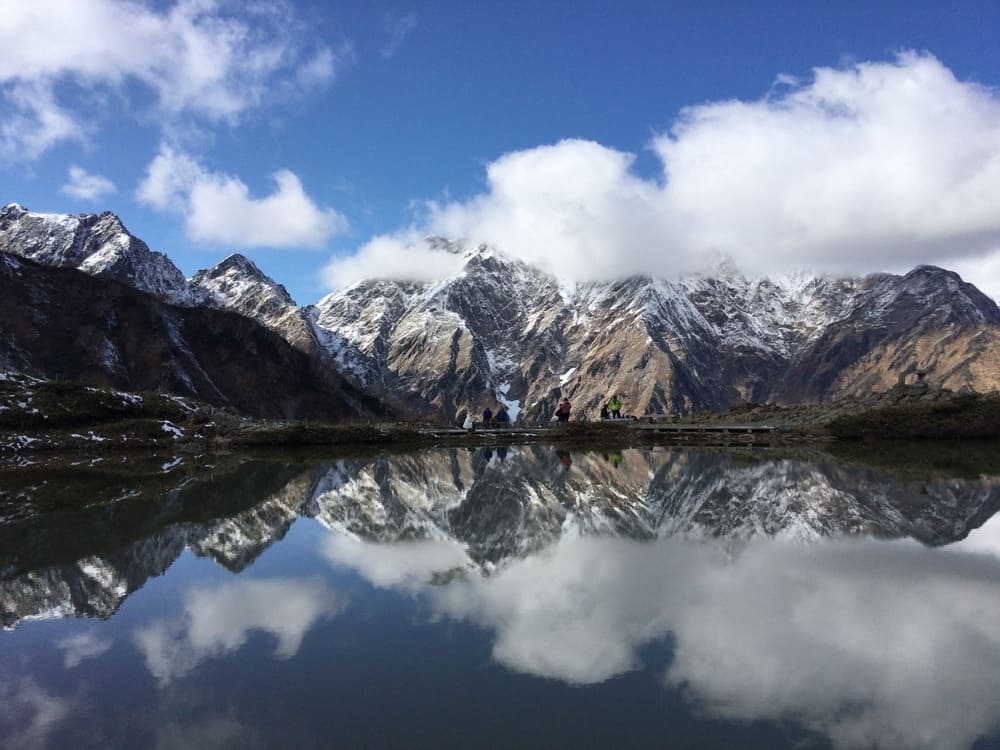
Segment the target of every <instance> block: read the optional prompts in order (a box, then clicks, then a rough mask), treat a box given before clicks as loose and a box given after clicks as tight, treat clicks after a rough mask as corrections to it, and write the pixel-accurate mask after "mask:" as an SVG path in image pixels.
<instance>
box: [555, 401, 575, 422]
mask: <svg viewBox="0 0 1000 750" xmlns="http://www.w3.org/2000/svg"><path fill="white" fill-rule="evenodd" d="M572 408H573V406H572V404H570V402H569V399H568V398H564V399H563V400H562V403H561V404H559V408H558V409H556V419H558V420H559V421H560V422H568V421H569V412H570V410H571V409H572Z"/></svg>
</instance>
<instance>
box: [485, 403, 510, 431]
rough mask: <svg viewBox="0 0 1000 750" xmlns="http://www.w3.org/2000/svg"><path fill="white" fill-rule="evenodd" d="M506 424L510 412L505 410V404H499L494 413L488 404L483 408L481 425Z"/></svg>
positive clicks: (494, 425)
mask: <svg viewBox="0 0 1000 750" xmlns="http://www.w3.org/2000/svg"><path fill="white" fill-rule="evenodd" d="M508 425H510V412H508V411H507V404H500V406H498V407H497V413H496V414H494V413H493V410H492V409H491V408H490V407H488V406H487V407H486V408H485V409H483V427H507V426H508Z"/></svg>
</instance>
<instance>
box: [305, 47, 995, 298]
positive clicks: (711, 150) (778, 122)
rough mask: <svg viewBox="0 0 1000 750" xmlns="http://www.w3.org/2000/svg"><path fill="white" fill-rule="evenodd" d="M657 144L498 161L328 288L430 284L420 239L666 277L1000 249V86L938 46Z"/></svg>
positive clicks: (719, 107)
mask: <svg viewBox="0 0 1000 750" xmlns="http://www.w3.org/2000/svg"><path fill="white" fill-rule="evenodd" d="M650 147H651V150H652V152H653V153H654V154H655V155H656V157H657V158H658V159H659V161H660V164H661V168H662V171H661V174H660V175H659V176H658V177H657V178H655V179H646V178H643V177H640V176H638V175H637V174H636V173H635V171H634V170H633V164H634V160H635V157H634V156H633V155H632V154H629V153H625V152H621V151H618V150H616V149H613V148H609V147H607V146H604V145H602V144H599V143H595V142H592V141H583V140H565V141H561V142H559V143H556V144H554V145H548V146H540V147H537V148H532V149H527V150H523V151H516V152H513V153H509V154H506V155H504V156H501V157H500V158H499V159H497V160H496V161H494V162H492V163H491V164H489V165H488V167H487V170H486V182H487V189H486V190H485V191H484V192H482V193H481V194H479V195H476V196H473V197H472V198H470V199H468V200H462V201H451V202H445V203H439V202H429V203H427V204H426V205H425V210H424V212H423V218H422V220H420V221H419V222H417V223H416V224H415V225H413V226H410V227H407V228H406V229H404V230H401V231H399V232H396V233H394V234H390V235H382V236H378V237H376V238H374V239H373V240H372V241H371V242H369V243H368V244H366V245H365V246H363V247H362V248H360V250H359V251H358V252H357V253H356V254H354V255H353V256H351V257H348V258H337V259H334V260H333V261H332V262H331V263H330V264H329V265H328V266H327V267H326V269H325V271H324V276H325V280H326V282H327V283H328V284H329V285H331V286H334V287H336V286H341V285H343V284H346V283H350V282H351V281H354V280H356V278H358V277H359V276H374V277H380V276H385V275H386V274H391V275H401V276H404V277H408V278H413V277H420V278H423V277H426V276H427V275H428V274H427V273H425V272H424V269H434V268H435V266H434V264H432V263H428V261H427V257H426V256H427V248H426V247H422V246H421V243H420V242H419V239H420V238H421V237H424V236H427V235H442V236H445V237H450V238H456V239H459V238H461V239H464V240H465V241H467V242H469V243H473V244H478V243H480V242H489V243H492V244H495V245H497V246H498V247H500V248H501V249H502V250H504V251H506V252H508V253H510V254H512V255H514V256H517V257H520V258H523V259H524V260H527V261H529V262H531V263H535V264H537V265H540V266H542V267H547V268H549V269H550V270H552V271H554V272H557V273H559V274H560V275H562V276H574V277H577V278H609V277H620V276H625V275H631V274H656V275H663V276H673V275H677V274H680V273H686V272H690V271H697V270H700V269H703V268H705V267H706V265H707V264H709V263H712V262H716V261H717V260H718V259H719V258H720V257H728V258H730V259H732V260H733V261H734V262H735V263H736V264H737V265H738V266H740V267H742V268H744V269H745V270H748V271H754V272H774V271H782V270H787V269H788V268H789V267H797V268H810V269H814V270H829V271H832V272H841V271H842V272H852V273H853V272H867V271H875V270H886V269H890V270H891V269H900V270H901V269H905V268H909V267H912V266H913V265H915V264H917V263H926V262H936V263H944V264H950V263H956V262H961V261H966V260H969V259H972V258H980V257H983V256H984V255H985V254H989V253H992V252H1000V212H997V210H996V200H997V196H998V195H1000V95H998V93H997V92H996V91H994V90H991V89H988V88H985V87H982V86H979V85H977V84H975V83H970V82H966V81H961V80H958V79H957V78H956V77H955V76H954V75H953V74H952V72H951V71H950V70H949V69H948V68H946V67H945V66H944V65H943V64H942V63H941V62H940V61H939V60H938V59H936V58H935V57H933V56H932V55H929V54H918V53H912V52H908V53H902V54H900V55H898V56H897V57H896V59H895V60H893V61H891V62H878V63H857V64H852V65H850V66H848V67H845V68H838V69H834V68H819V69H816V70H815V71H814V73H813V75H812V77H811V78H810V79H809V80H806V81H798V80H793V79H790V78H787V77H781V78H780V79H779V81H778V82H777V83H776V84H775V86H774V87H772V90H771V91H770V92H769V93H768V94H767V95H766V96H765V97H763V98H762V99H759V100H756V101H722V102H710V103H707V104H703V105H699V106H694V107H690V108H688V109H686V110H684V111H683V112H682V113H681V115H680V117H679V118H678V120H677V121H676V122H675V123H674V125H673V127H672V128H670V130H669V131H668V132H664V133H661V134H659V135H657V136H656V137H655V138H654V139H653V141H652V143H651V146H650ZM998 281H1000V280H998Z"/></svg>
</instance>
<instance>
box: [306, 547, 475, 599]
mask: <svg viewBox="0 0 1000 750" xmlns="http://www.w3.org/2000/svg"><path fill="white" fill-rule="evenodd" d="M322 553H323V556H324V557H326V559H327V560H329V561H330V562H331V563H333V564H334V565H343V566H346V567H349V568H353V569H355V570H357V571H358V572H360V573H361V575H362V576H364V577H365V578H366V579H367V580H368V581H371V582H372V583H373V584H375V585H376V586H380V587H383V588H385V587H390V586H398V585H401V584H419V583H424V582H426V581H427V580H429V579H430V578H431V576H433V575H434V574H435V573H443V572H446V571H449V570H453V569H455V568H459V567H463V566H466V565H469V564H470V563H469V556H468V555H467V554H466V553H465V548H464V547H463V546H462V545H461V544H459V543H458V542H454V541H451V540H440V541H437V540H420V541H412V542H398V543H395V544H367V543H365V542H360V541H358V540H356V539H353V538H351V537H348V536H343V535H339V534H334V535H331V536H329V537H327V538H326V539H325V540H324V542H323V548H322Z"/></svg>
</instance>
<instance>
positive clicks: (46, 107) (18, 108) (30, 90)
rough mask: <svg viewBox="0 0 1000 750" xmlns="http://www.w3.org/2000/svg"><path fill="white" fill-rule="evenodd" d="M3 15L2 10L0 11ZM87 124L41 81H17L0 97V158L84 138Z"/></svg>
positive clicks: (29, 155)
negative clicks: (57, 98) (63, 104)
mask: <svg viewBox="0 0 1000 750" xmlns="http://www.w3.org/2000/svg"><path fill="white" fill-rule="evenodd" d="M0 18H2V14H0ZM85 136H86V127H85V126H84V125H83V124H82V123H80V122H78V121H77V120H76V119H75V118H74V116H73V115H72V114H71V113H69V112H68V111H66V110H65V109H63V108H62V107H61V106H60V105H59V104H58V102H57V101H56V97H55V94H54V93H53V91H52V86H51V85H50V84H48V83H44V82H37V81H36V82H16V83H13V84H11V85H9V86H7V87H5V89H4V90H3V97H2V98H0V161H7V162H12V161H30V160H32V159H37V158H38V157H39V156H41V155H42V154H43V153H45V151H47V150H48V149H49V148H51V147H52V146H54V145H55V144H56V143H59V142H61V141H71V140H74V141H83V140H84V139H85Z"/></svg>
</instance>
